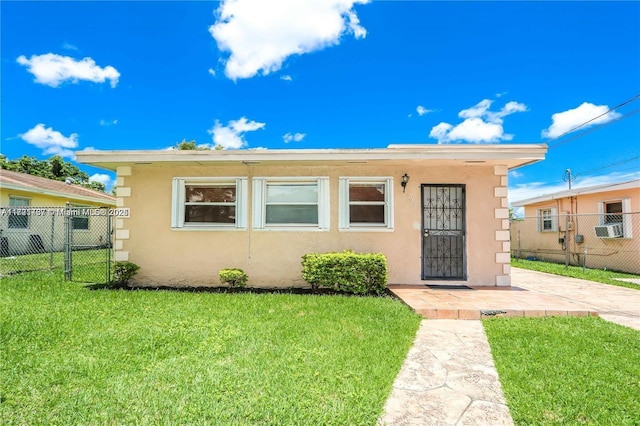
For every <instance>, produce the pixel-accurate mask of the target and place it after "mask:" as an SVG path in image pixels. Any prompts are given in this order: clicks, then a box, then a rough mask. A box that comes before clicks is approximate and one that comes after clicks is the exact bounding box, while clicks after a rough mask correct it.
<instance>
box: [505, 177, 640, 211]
mask: <svg viewBox="0 0 640 426" xmlns="http://www.w3.org/2000/svg"><path fill="white" fill-rule="evenodd" d="M635 188H640V179H636V180H632V181H626V182H618V183H606V184H602V185H595V186H588V187H584V188H576V189H572V190H570V191H560V192H554V193H552V194H545V195H541V196H539V197H533V198H527V199H526V200H520V201H514V202H513V203H511V205H512V206H513V207H524V206H528V205H530V204H538V203H543V202H545V201H553V200H557V199H560V198H567V197H574V196H576V195H587V194H596V193H600V192H602V193H605V192H610V191H619V190H624V189H635Z"/></svg>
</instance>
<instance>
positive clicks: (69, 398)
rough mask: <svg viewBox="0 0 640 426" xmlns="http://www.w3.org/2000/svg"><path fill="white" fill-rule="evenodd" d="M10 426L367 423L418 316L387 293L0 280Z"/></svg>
mask: <svg viewBox="0 0 640 426" xmlns="http://www.w3.org/2000/svg"><path fill="white" fill-rule="evenodd" d="M0 312H2V315H0V354H2V362H1V363H0V418H2V419H3V420H2V423H3V424H4V425H14V424H69V425H72V424H83V425H91V424H225V425H227V424H228V425H240V424H252V425H254V424H257V425H260V424H264V425H275V424H323V425H331V424H336V425H347V424H349V425H373V424H375V422H376V419H377V417H378V416H379V415H380V414H381V412H382V409H383V407H384V403H385V401H386V399H387V397H388V395H389V393H390V391H391V386H392V384H393V380H394V378H395V376H396V375H397V373H398V371H399V370H400V367H401V365H402V362H403V360H404V358H405V356H406V354H407V351H408V349H409V347H410V346H411V344H412V341H413V339H414V337H415V333H416V330H417V328H418V325H419V321H420V318H419V317H418V316H416V315H415V314H413V313H412V312H410V311H409V309H407V307H406V306H404V305H403V304H402V303H400V302H398V301H396V300H393V299H390V298H373V297H345V296H301V295H290V294H260V295H257V294H216V293H189V292H175V291H126V290H117V291H116V290H88V289H87V288H85V287H83V286H82V285H80V284H78V283H68V282H66V283H65V282H62V281H61V280H60V279H59V278H58V277H56V276H53V275H50V274H48V273H24V274H19V275H15V276H11V277H8V278H3V281H2V285H1V286H0Z"/></svg>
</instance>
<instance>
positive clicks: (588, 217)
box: [511, 179, 640, 273]
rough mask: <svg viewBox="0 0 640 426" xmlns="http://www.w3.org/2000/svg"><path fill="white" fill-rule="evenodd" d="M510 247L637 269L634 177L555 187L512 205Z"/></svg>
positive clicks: (637, 185) (639, 190)
mask: <svg viewBox="0 0 640 426" xmlns="http://www.w3.org/2000/svg"><path fill="white" fill-rule="evenodd" d="M512 206H513V207H523V208H524V216H525V218H524V219H523V220H517V221H514V222H513V223H512V225H511V241H512V251H513V253H514V255H515V256H517V257H522V258H527V257H531V258H538V259H542V260H549V261H553V262H557V263H567V264H570V265H584V266H587V267H590V268H598V269H610V270H614V271H622V272H630V273H640V179H636V180H632V181H626V182H618V183H611V184H604V185H597V186H591V187H585V188H578V189H572V190H567V191H560V192H556V193H553V194H547V195H543V196H540V197H535V198H530V199H526V200H521V201H518V202H514V203H512Z"/></svg>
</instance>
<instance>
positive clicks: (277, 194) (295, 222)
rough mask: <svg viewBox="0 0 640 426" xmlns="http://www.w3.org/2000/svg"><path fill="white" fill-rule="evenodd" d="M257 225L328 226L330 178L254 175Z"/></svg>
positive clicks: (278, 226) (254, 211) (319, 227)
mask: <svg viewBox="0 0 640 426" xmlns="http://www.w3.org/2000/svg"><path fill="white" fill-rule="evenodd" d="M253 227H254V228H255V229H268V228H272V229H275V228H280V229H328V228H329V178H322V177H311V178H310V177H295V178H254V179H253Z"/></svg>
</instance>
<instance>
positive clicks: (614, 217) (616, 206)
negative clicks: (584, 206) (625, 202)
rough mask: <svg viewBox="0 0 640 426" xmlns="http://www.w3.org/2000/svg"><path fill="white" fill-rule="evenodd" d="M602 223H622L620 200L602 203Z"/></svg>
mask: <svg viewBox="0 0 640 426" xmlns="http://www.w3.org/2000/svg"><path fill="white" fill-rule="evenodd" d="M604 213H605V215H604V224H605V225H606V224H609V223H622V201H614V202H610V203H604Z"/></svg>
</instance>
